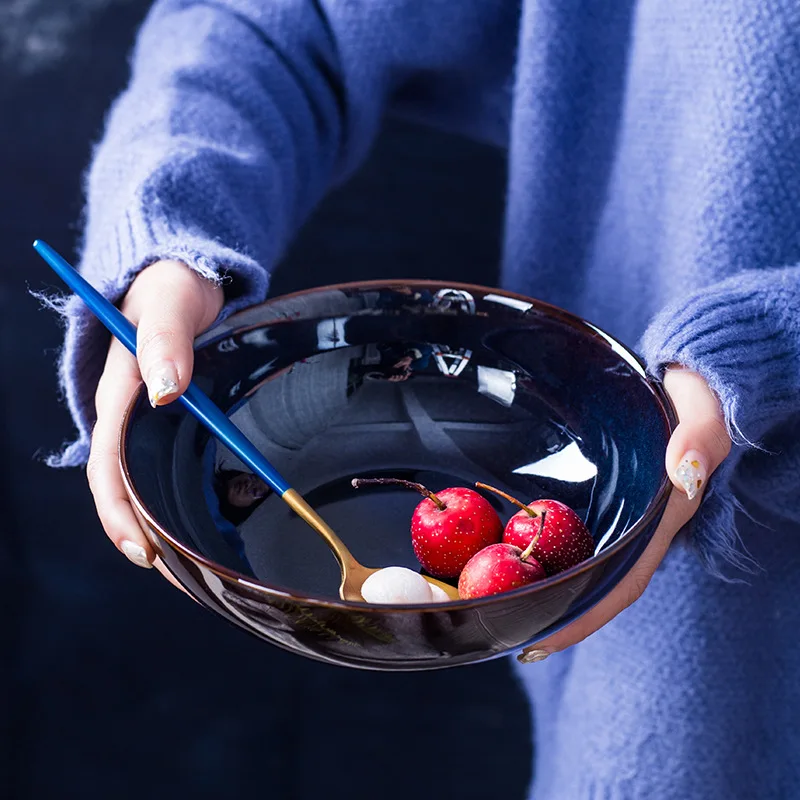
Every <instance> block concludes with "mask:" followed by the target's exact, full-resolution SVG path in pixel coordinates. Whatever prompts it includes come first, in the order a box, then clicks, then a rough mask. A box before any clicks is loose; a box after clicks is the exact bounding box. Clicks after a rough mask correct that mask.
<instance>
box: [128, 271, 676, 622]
mask: <svg viewBox="0 0 800 800" xmlns="http://www.w3.org/2000/svg"><path fill="white" fill-rule="evenodd" d="M397 286H410V287H412V288H413V287H419V288H439V289H444V288H452V289H460V290H465V291H469V292H471V293H480V294H483V295H486V294H492V295H502V296H503V297H508V298H510V299H513V300H518V301H522V302H525V303H530V304H531V308H535V309H536V310H537V311H540V312H542V313H544V314H545V315H547V316H549V317H553V318H556V319H558V320H559V321H560V322H563V323H565V324H567V325H568V326H569V327H571V328H575V329H576V330H580V331H581V332H582V333H584V334H587V333H588V334H590V335H592V336H593V337H594V338H596V339H599V340H600V341H601V342H602V343H603V344H604V346H606V347H608V348H609V349H611V350H613V351H614V352H615V353H616V354H617V355H618V356H619V357H620V358H622V359H623V360H626V361H627V362H628V363H629V365H631V366H634V364H635V365H636V366H638V367H639V369H640V371H641V374H642V378H643V380H644V381H645V383H646V384H647V386H648V387H649V389H650V391H651V392H652V393H653V395H654V396H655V398H656V400H657V401H658V405H659V407H660V408H661V410H662V412H663V414H664V416H665V417H666V422H667V427H668V430H669V434H670V435H671V434H672V433H674V431H675V428H676V427H677V422H678V418H677V413H676V411H675V408H674V406H673V404H672V401H671V400H670V397H669V395H668V394H667V393H666V390H665V389H664V386H663V383H662V382H661V381H660V380H659V379H658V378H656V377H655V376H654V375H652V373H650V371H649V370H648V369H647V365H646V364H645V363H644V361H643V360H642V359H641V358H640V357H639V355H637V354H636V353H635V352H634V351H633V350H631V349H630V348H629V347H627V346H626V345H625V344H623V343H622V342H620V341H619V340H618V339H617V338H616V337H614V336H612V335H611V334H610V333H608V332H607V331H605V330H604V329H603V328H601V327H600V326H598V325H595V324H594V323H592V322H589V321H588V320H586V319H583V318H582V317H580V316H578V315H576V314H572V313H571V312H569V311H566V310H564V309H563V308H560V307H559V306H555V305H552V304H551V303H547V302H545V301H543V300H537V299H535V298H532V297H528V296H526V295H523V294H520V293H518V292H511V291H507V290H505V289H500V288H494V287H487V286H481V285H480V284H474V283H462V282H458V281H445V280H434V279H428V278H409V279H382V278H379V279H373V280H366V281H346V282H343V283H333V284H326V285H323V286H314V287H310V288H308V289H301V290H299V291H295V292H288V293H286V294H281V295H277V296H275V297H271V298H268V299H267V300H265V301H264V302H262V303H256V304H254V305H252V306H248V307H247V308H244V309H240V310H239V311H237V312H234V313H233V314H231V315H230V316H229V317H227V318H226V319H225V320H224V322H225V323H226V324H228V327H229V329H228V330H226V331H224V332H221V333H220V335H219V336H213V335H212V336H211V337H210V338H205V337H206V336H208V335H209V334H213V332H214V327H216V326H214V327H212V328H211V329H209V330H207V331H204V332H202V333H201V334H199V336H198V338H199V337H200V336H202V337H203V345H202V346H203V347H206V346H208V345H210V344H212V343H214V342H215V341H218V340H219V339H224V338H227V337H228V336H231V335H233V334H234V333H238V332H243V331H247V330H249V329H252V328H255V327H260V325H259V324H253V325H242V326H240V327H235V326H234V327H233V328H232V330H231V329H230V327H231V326H230V322H231V321H232V320H233V321H235V319H236V316H237V315H238V314H240V313H245V312H246V313H250V312H252V311H254V310H257V309H260V308H264V307H266V306H270V305H272V304H274V303H277V302H279V301H284V300H287V299H291V298H295V297H302V296H303V295H307V294H316V293H321V292H325V291H334V290H343V291H344V290H355V289H358V290H365V289H378V288H384V289H391V288H394V287H397ZM275 324H280V320H277V321H275ZM620 350H621V351H622V352H620ZM623 353H624V355H623ZM632 362H633V363H632ZM143 392H144V384H143V383H140V384H139V386H138V387H137V388H136V390H135V391H134V393H133V395H132V396H131V399H130V400H129V401H128V404H127V406H126V408H125V413H124V415H123V417H122V422H121V424H120V429H119V436H118V442H117V454H118V459H117V460H118V464H119V467H120V471H121V473H122V481H123V484H124V486H125V491H126V493H127V495H128V498H129V499H130V501H131V503H132V504H133V506H134V508H135V510H136V511H137V512H138V513H139V514H140V515H141V517H142V518H143V519H144V520H145V522H146V523H147V525H148V526H149V527H150V529H151V531H152V532H153V533H154V534H155V535H156V536H157V537H158V538H159V539H161V540H163V541H164V542H165V543H166V544H167V545H168V546H169V547H170V548H172V549H173V550H176V551H178V552H179V553H180V554H181V555H182V556H184V557H185V558H188V559H189V560H190V561H191V562H193V563H194V564H195V565H196V566H198V567H200V568H202V569H206V570H209V571H210V572H212V573H213V574H214V575H215V576H216V577H217V578H219V579H221V580H224V581H227V582H231V581H232V582H234V583H237V584H241V585H244V586H247V587H248V588H249V589H251V590H255V591H257V592H258V593H260V594H264V595H267V596H272V597H277V598H280V599H282V600H286V599H289V600H295V601H297V602H300V603H303V604H304V605H309V606H315V607H319V608H323V609H329V610H339V611H348V612H350V611H361V612H362V613H363V612H364V611H365V610H369V612H370V613H373V612H377V613H380V612H384V613H398V612H416V613H426V612H429V613H437V612H443V611H469V610H472V609H482V608H486V607H488V606H492V605H496V604H499V603H502V602H505V601H507V600H509V599H510V598H521V597H524V596H526V595H531V597H533V596H534V595H535V594H536V593H537V592H539V591H542V590H543V589H546V588H550V587H552V586H556V585H558V584H560V583H565V582H567V581H569V580H571V579H572V578H574V577H577V576H578V575H580V574H581V573H583V572H586V571H588V570H590V569H594V568H595V567H597V566H599V565H601V564H603V563H605V562H606V561H608V560H609V559H610V558H611V557H612V556H613V555H615V554H616V553H617V552H618V551H619V550H621V549H622V548H623V547H627V546H628V545H629V544H630V543H631V542H632V541H633V540H634V539H636V538H638V537H639V536H640V535H641V534H642V532H643V531H644V530H645V529H646V528H647V527H648V525H649V524H650V522H651V521H652V520H653V518H654V517H655V516H656V515H657V514H659V513H661V512H662V510H663V509H664V507H665V506H666V504H667V500H668V499H669V496H670V494H671V492H672V482H671V481H670V479H669V476H668V475H667V471H666V466H664V467H663V471H662V477H661V483H660V485H659V487H658V491H657V492H656V494H655V496H654V497H653V498H652V499H651V501H650V503H649V504H648V506H647V508H646V509H645V510H644V513H643V514H642V515H641V516H640V517H639V519H638V520H637V521H636V522H635V523H634V524H633V525H632V526H631V528H630V529H629V530H628V531H627V532H626V533H625V535H624V536H623V537H622V538H621V539H619V540H618V541H616V542H614V544H612V545H610V546H609V547H607V548H606V549H605V550H603V551H601V552H600V553H598V554H596V555H593V556H591V558H588V559H586V560H585V561H582V562H581V563H580V564H576V565H575V566H574V567H571V568H570V569H567V570H564V571H563V572H559V573H557V574H556V575H553V576H550V577H548V578H545V579H544V580H542V581H537V582H536V583H532V584H529V585H528V586H522V587H520V588H518V589H513V590H511V591H508V592H502V593H500V594H495V595H488V596H486V597H478V598H475V599H472V600H449V601H447V602H441V603H417V604H391V603H367V602H366V601H365V602H354V601H348V600H342V599H335V600H334V599H331V598H320V597H309V596H307V595H303V594H298V593H296V592H293V591H291V590H290V589H287V588H281V587H279V586H277V585H269V584H266V583H261V582H260V581H259V580H258V579H256V578H254V577H250V576H248V575H245V574H243V573H241V572H237V571H236V570H234V569H229V568H228V567H225V566H223V565H221V564H218V563H216V562H215V561H212V560H211V559H209V558H207V557H206V556H204V555H202V554H201V553H198V552H197V551H195V550H193V549H192V548H190V547H187V546H186V545H185V544H184V543H183V542H181V541H179V540H178V539H176V538H175V537H174V536H173V535H172V534H170V532H169V531H167V530H166V529H165V528H164V527H163V526H162V525H161V524H159V522H158V521H157V520H156V519H155V518H154V517H153V515H152V514H151V513H150V512H149V511H148V510H147V507H146V505H145V503H144V502H143V501H142V498H141V497H140V495H139V493H138V491H137V490H136V487H135V485H134V481H133V479H132V477H131V475H130V471H129V468H128V460H127V455H126V451H125V444H126V441H127V438H128V431H129V428H130V425H131V423H132V420H133V415H134V412H135V410H136V408H137V406H138V404H139V402H140V400H141V397H142V394H143Z"/></svg>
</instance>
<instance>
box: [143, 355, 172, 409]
mask: <svg viewBox="0 0 800 800" xmlns="http://www.w3.org/2000/svg"><path fill="white" fill-rule="evenodd" d="M145 383H146V384H147V393H148V395H149V397H150V405H151V406H153V408H155V407H156V406H157V405H158V404H159V402H160V401H161V400H163V399H164V398H165V397H169V396H170V395H171V394H175V392H177V391H178V373H177V371H176V370H175V365H174V364H170V363H168V362H162V363H160V364H158V365H156V366H155V367H153V368H152V369H151V370H150V371H149V372H148V373H147V380H146V381H145Z"/></svg>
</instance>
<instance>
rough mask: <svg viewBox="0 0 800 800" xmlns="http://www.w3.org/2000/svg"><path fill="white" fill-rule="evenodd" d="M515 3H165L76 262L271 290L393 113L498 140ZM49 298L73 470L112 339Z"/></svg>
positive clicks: (96, 271) (121, 272)
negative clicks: (165, 268)
mask: <svg viewBox="0 0 800 800" xmlns="http://www.w3.org/2000/svg"><path fill="white" fill-rule="evenodd" d="M513 5H514V4H498V3H494V2H492V0H480V2H474V3H471V4H469V9H468V10H466V9H465V12H464V13H461V14H458V15H455V16H454V15H453V13H452V12H453V6H452V3H451V2H449V0H428V2H425V3H418V2H415V1H414V0H382V2H380V3H375V2H374V1H373V0H269V2H267V1H266V0H214V1H213V2H209V0H206V1H205V2H201V1H200V0H159V1H158V2H156V3H155V5H154V6H153V8H152V10H151V12H150V14H149V16H148V18H147V20H146V21H145V24H144V26H143V28H142V30H141V31H140V33H139V36H138V39H137V44H136V48H135V51H134V55H133V59H132V69H131V79H130V82H129V85H128V87H127V89H126V90H125V91H124V92H123V94H122V95H121V96H120V97H119V98H118V100H117V101H116V102H115V104H114V105H113V107H112V109H111V111H110V114H109V117H108V120H107V124H106V130H105V133H104V136H103V138H102V140H101V142H100V144H99V146H98V147H97V149H96V151H95V154H94V158H93V162H92V164H91V167H90V170H89V172H88V178H87V210H86V219H85V227H84V237H83V247H82V253H81V260H80V265H79V268H80V270H81V271H82V272H83V274H84V275H85V276H86V277H87V278H88V279H89V280H91V281H92V282H93V283H94V284H95V285H96V286H97V287H98V288H99V289H101V291H102V292H103V293H104V295H105V296H106V297H107V298H109V299H110V300H112V301H113V302H116V301H118V300H119V299H120V298H121V297H122V295H123V294H124V293H125V291H126V290H127V288H128V286H129V285H130V283H131V281H132V280H133V278H134V277H135V276H136V274H137V273H138V272H139V271H140V270H141V269H142V268H144V267H145V266H147V265H148V264H151V263H153V262H155V261H158V260H160V259H177V260H180V261H183V262H185V263H186V264H187V265H188V266H189V267H191V268H192V269H194V270H196V271H197V272H198V273H199V274H201V275H203V276H205V277H206V278H208V279H210V280H213V281H218V282H221V283H223V285H224V287H225V289H226V300H227V302H226V305H225V309H224V311H223V316H226V315H228V314H230V313H231V312H233V311H235V310H237V309H240V308H243V307H246V306H248V305H250V304H253V303H255V302H259V301H261V300H262V299H264V297H265V296H266V293H267V287H268V280H269V273H270V271H271V270H272V269H273V267H274V266H275V264H276V262H277V261H278V259H279V258H280V257H281V254H282V253H283V252H284V250H285V248H286V246H287V244H288V242H289V240H290V238H291V236H292V235H293V234H294V233H295V232H296V231H297V229H298V228H299V227H300V226H301V225H302V223H303V222H304V221H305V219H306V218H307V216H308V215H309V213H310V212H311V210H312V209H313V207H314V205H315V204H316V203H317V202H318V201H319V199H320V198H321V197H322V196H323V194H324V193H325V191H326V190H328V189H329V188H330V187H331V186H332V185H334V184H336V183H338V182H340V181H342V180H344V179H345V178H346V177H347V176H348V175H349V174H350V173H351V172H352V171H353V170H354V169H355V168H356V167H357V166H358V165H359V164H360V163H361V162H362V161H363V159H364V157H365V155H366V154H367V152H368V150H369V147H370V145H371V143H372V141H373V139H374V137H375V133H376V130H377V129H378V127H379V124H380V120H381V117H382V116H383V114H384V113H385V112H386V111H387V110H396V111H397V112H398V113H403V114H405V115H407V116H416V117H418V118H421V119H426V120H427V121H428V122H431V123H432V124H438V125H439V126H442V127H446V128H451V129H455V130H460V131H462V132H464V133H467V134H470V135H472V136H475V137H478V138H483V139H490V140H492V139H495V140H496V139H497V131H498V130H499V129H500V128H501V127H502V125H501V122H502V120H501V116H502V113H501V111H499V110H498V109H497V108H495V107H493V105H492V103H493V102H495V103H496V98H497V96H498V94H499V93H500V92H499V87H500V85H501V82H502V80H503V76H504V75H508V74H509V71H510V59H511V58H512V57H513V38H512V36H513V31H514V27H515V20H514V15H515V14H518V9H517V10H514V9H513V8H512V7H513ZM501 6H502V7H504V8H500V7H501ZM456 23H457V28H458V30H457V33H456V31H455V30H454V28H455V27H456ZM52 305H53V306H54V307H56V308H57V310H59V311H61V313H62V314H63V316H64V318H65V320H66V326H67V330H66V335H65V344H64V349H63V351H62V355H61V363H60V382H61V387H62V391H63V393H64V396H65V398H66V400H67V403H68V406H69V408H70V411H71V413H72V416H73V419H74V421H75V424H76V427H77V430H78V439H77V441H75V442H73V443H72V444H71V445H68V446H67V447H66V449H65V450H64V451H63V452H62V453H61V454H60V455H56V456H54V457H53V458H51V460H50V463H51V464H53V465H56V466H71V465H79V464H81V463H83V462H84V461H85V460H86V458H87V456H88V451H89V439H90V431H91V428H92V426H93V424H94V402H93V395H94V391H95V389H96V386H97V382H98V380H99V377H100V374H101V372H102V368H103V363H104V360H105V351H106V348H107V345H108V336H107V335H106V334H105V332H104V331H103V329H102V328H101V326H100V325H99V323H97V322H96V321H95V319H94V318H93V317H92V315H91V314H90V313H89V312H88V311H87V310H86V308H85V307H84V306H83V304H82V303H81V302H80V301H79V300H78V299H77V298H75V297H70V298H67V299H66V300H64V301H57V302H54V303H52Z"/></svg>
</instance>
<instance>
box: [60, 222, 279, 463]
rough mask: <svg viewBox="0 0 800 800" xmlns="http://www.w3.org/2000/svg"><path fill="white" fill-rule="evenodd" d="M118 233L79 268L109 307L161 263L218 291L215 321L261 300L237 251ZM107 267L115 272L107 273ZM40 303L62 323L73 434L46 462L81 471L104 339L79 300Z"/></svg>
mask: <svg viewBox="0 0 800 800" xmlns="http://www.w3.org/2000/svg"><path fill="white" fill-rule="evenodd" d="M121 230H122V231H124V233H120V232H118V233H117V235H116V236H114V237H112V239H111V241H110V242H108V243H107V244H105V245H104V250H103V251H102V252H91V251H89V250H87V251H86V252H85V253H84V257H83V259H82V263H81V272H82V273H83V274H84V276H85V277H86V278H87V279H88V280H89V281H90V282H92V283H93V284H94V286H95V287H96V288H97V289H98V291H100V293H101V294H102V295H103V296H104V297H105V298H106V299H107V300H109V301H110V302H112V303H117V302H118V301H119V300H120V299H121V298H122V297H123V296H124V294H125V292H126V291H127V290H128V288H129V286H130V285H131V283H132V281H133V279H134V278H135V277H136V275H137V274H138V273H139V272H140V271H141V270H142V269H144V268H145V267H146V266H148V265H150V264H153V263H155V262H156V261H161V260H167V259H170V260H176V261H181V262H183V263H184V264H186V265H187V266H189V267H190V268H191V269H193V270H194V271H195V272H197V273H198V274H199V275H201V276H202V277H204V278H206V279H207V280H210V281H213V282H215V283H217V284H220V285H222V286H223V288H224V289H225V298H226V302H225V305H224V307H223V309H222V312H221V314H220V316H219V317H218V319H217V322H220V321H222V320H223V319H225V318H226V317H228V316H229V315H231V314H232V313H234V312H236V311H238V310H240V309H242V308H246V307H248V306H250V305H254V304H255V303H259V302H261V301H263V300H264V299H265V298H266V295H267V289H268V284H269V276H268V274H267V271H266V270H265V269H264V268H263V267H261V266H260V265H259V264H257V263H256V261H255V260H254V259H252V258H250V257H249V256H248V255H246V254H244V253H242V252H239V251H237V250H235V249H233V248H230V247H226V246H225V245H222V244H220V243H218V242H215V241H212V240H208V239H204V238H202V237H197V236H194V237H193V236H181V237H177V236H175V237H170V238H168V239H166V240H164V241H163V242H159V243H156V242H155V241H153V240H150V239H148V238H147V237H145V238H140V239H138V240H137V239H135V238H134V237H133V236H132V235H131V234H130V233H129V231H131V230H133V226H131V225H125V226H123V227H122V228H121ZM109 265H118V267H117V269H116V270H110V269H109ZM124 265H129V266H127V267H125V266H124ZM109 275H112V276H113V277H110V278H109V277H108V276H109ZM103 276H105V279H103ZM44 300H45V302H46V304H47V305H48V306H49V307H50V308H52V309H54V310H56V311H57V312H58V313H59V314H61V316H62V318H63V319H64V321H65V324H66V334H65V338H64V346H63V349H62V351H61V357H60V361H59V384H60V388H61V392H62V394H63V397H64V399H65V400H66V403H67V406H68V408H69V410H70V413H71V415H72V418H73V421H74V423H75V427H76V428H77V434H78V435H77V438H76V439H75V440H74V441H72V442H70V443H67V444H65V445H64V447H63V448H62V449H61V451H60V452H58V453H55V454H53V455H51V456H50V457H49V458H48V459H47V463H48V464H49V465H50V466H53V467H72V466H81V465H83V464H85V463H86V461H87V459H88V457H89V447H90V442H91V432H92V428H93V427H94V423H95V421H96V414H95V407H94V394H95V391H96V389H97V384H98V382H99V380H100V376H101V374H102V372H103V367H104V364H105V360H106V352H107V350H108V344H109V339H110V334H109V333H108V331H107V330H106V329H105V327H104V326H103V325H102V324H101V323H100V322H99V321H98V320H97V318H96V317H95V316H94V314H92V313H91V311H89V309H88V308H87V306H86V305H85V304H84V302H83V301H82V300H81V299H80V298H79V297H77V296H75V295H71V296H69V297H66V298H61V299H53V298H44ZM215 324H216V323H215Z"/></svg>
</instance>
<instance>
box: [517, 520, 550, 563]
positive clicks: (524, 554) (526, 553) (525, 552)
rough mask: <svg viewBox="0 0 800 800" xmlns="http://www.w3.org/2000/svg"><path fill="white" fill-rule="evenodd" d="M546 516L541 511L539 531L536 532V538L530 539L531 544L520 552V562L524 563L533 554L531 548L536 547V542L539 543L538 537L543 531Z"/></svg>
mask: <svg viewBox="0 0 800 800" xmlns="http://www.w3.org/2000/svg"><path fill="white" fill-rule="evenodd" d="M546 516H547V512H546V511H542V522H541V524H540V525H539V530H538V531H537V532H536V536H534V537H533V539H531V543H530V544H529V545H528V546H527V547H526V548H525V549H524V550H523V551H522V555H521V556H520V560H521V561H524V560H525V559H526V558H527V557H528V556H529V555H530V554H531V553H532V552H533V548H534V547H536V542H538V541H539V537H540V536H541V535H542V531H543V530H544V518H545V517H546Z"/></svg>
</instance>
